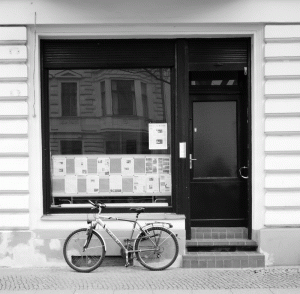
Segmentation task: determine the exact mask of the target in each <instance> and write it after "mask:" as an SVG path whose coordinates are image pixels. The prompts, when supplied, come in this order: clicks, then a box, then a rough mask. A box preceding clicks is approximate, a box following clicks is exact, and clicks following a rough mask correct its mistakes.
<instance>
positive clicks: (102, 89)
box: [101, 81, 106, 116]
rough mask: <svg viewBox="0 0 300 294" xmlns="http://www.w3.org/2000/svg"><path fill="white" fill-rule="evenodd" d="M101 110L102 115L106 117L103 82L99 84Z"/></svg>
mask: <svg viewBox="0 0 300 294" xmlns="http://www.w3.org/2000/svg"><path fill="white" fill-rule="evenodd" d="M101 109H102V115H103V116H105V115H106V97H105V81H103V82H101Z"/></svg>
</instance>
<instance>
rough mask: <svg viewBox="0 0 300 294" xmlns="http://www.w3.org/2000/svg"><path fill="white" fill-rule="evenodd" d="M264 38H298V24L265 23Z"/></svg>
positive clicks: (299, 34)
mask: <svg viewBox="0 0 300 294" xmlns="http://www.w3.org/2000/svg"><path fill="white" fill-rule="evenodd" d="M265 38H266V39H290V38H299V39H300V25H284V24H283V25H266V27H265Z"/></svg>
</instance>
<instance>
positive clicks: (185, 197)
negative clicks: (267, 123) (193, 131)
mask: <svg viewBox="0 0 300 294" xmlns="http://www.w3.org/2000/svg"><path fill="white" fill-rule="evenodd" d="M216 38H218V37H216ZM229 38H230V37H229ZM243 38H245V37H243ZM246 38H247V39H248V41H247V49H248V50H247V52H248V53H247V55H248V56H247V100H248V101H247V104H248V120H249V121H248V124H247V128H248V130H247V131H248V134H247V136H248V138H247V140H248V148H247V149H248V150H247V151H248V176H249V179H248V185H247V194H248V195H247V210H248V211H247V214H248V226H247V227H248V239H251V237H252V141H251V139H252V128H251V126H252V114H251V108H252V107H251V105H252V104H251V41H252V39H251V37H250V36H247V37H246ZM199 39H201V37H199ZM175 70H176V91H175V93H176V94H175V100H176V101H175V117H176V123H175V125H174V127H175V130H176V139H175V142H176V144H175V154H176V156H177V158H178V159H179V160H178V162H177V164H176V165H177V168H176V174H175V177H174V180H175V185H174V188H175V190H176V191H177V192H176V201H177V209H176V212H177V213H180V214H185V217H186V224H185V227H186V239H187V240H189V239H191V213H190V205H191V204H190V199H191V197H190V187H189V185H190V169H189V158H188V156H189V155H188V151H189V150H190V149H191V146H190V144H191V139H190V136H191V135H190V134H189V130H190V122H191V120H190V117H191V115H190V111H191V110H190V100H189V95H190V91H189V56H188V38H187V39H178V41H177V43H176V68H175ZM181 142H184V143H186V158H181V156H180V151H181V150H180V147H179V146H180V143H181Z"/></svg>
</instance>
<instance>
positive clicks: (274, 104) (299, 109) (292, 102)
mask: <svg viewBox="0 0 300 294" xmlns="http://www.w3.org/2000/svg"><path fill="white" fill-rule="evenodd" d="M265 113H266V114H296V113H300V98H285V99H267V100H266V102H265Z"/></svg>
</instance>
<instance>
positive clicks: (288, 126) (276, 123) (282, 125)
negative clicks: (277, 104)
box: [265, 117, 300, 132]
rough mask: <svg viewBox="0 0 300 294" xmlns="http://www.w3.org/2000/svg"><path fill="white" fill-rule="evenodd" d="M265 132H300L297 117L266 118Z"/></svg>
mask: <svg viewBox="0 0 300 294" xmlns="http://www.w3.org/2000/svg"><path fill="white" fill-rule="evenodd" d="M265 131H266V132H300V118H299V117H275V118H274V117H267V118H266V120H265Z"/></svg>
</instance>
